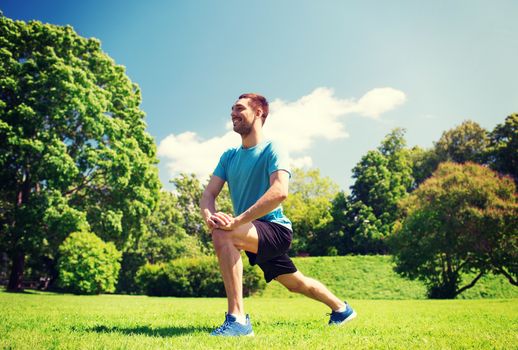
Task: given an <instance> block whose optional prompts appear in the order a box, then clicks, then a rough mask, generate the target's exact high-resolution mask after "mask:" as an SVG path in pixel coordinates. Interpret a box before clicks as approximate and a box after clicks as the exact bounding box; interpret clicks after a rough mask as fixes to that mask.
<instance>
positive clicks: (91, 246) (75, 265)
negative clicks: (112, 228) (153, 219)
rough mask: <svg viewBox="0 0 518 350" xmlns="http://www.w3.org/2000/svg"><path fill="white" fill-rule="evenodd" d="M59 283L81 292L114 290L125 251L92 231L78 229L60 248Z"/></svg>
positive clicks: (94, 292)
mask: <svg viewBox="0 0 518 350" xmlns="http://www.w3.org/2000/svg"><path fill="white" fill-rule="evenodd" d="M59 254H60V257H59V260H58V270H59V283H60V286H61V287H64V288H65V289H67V290H69V291H71V292H74V293H78V294H99V293H101V292H114V291H115V284H116V282H117V276H118V273H119V270H120V259H121V253H120V252H119V251H117V249H116V248H115V245H114V244H113V243H105V242H103V241H102V240H101V239H100V238H99V237H97V236H96V235H95V234H93V233H90V232H74V233H71V234H70V236H68V237H67V239H65V241H64V242H63V243H62V244H61V246H60V247H59Z"/></svg>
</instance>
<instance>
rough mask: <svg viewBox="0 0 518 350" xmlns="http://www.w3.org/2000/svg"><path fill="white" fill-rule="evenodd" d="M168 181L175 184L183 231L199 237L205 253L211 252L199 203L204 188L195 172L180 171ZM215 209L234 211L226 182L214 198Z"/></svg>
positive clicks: (209, 238) (210, 244) (210, 242)
mask: <svg viewBox="0 0 518 350" xmlns="http://www.w3.org/2000/svg"><path fill="white" fill-rule="evenodd" d="M170 182H172V183H173V184H174V186H175V196H176V200H177V207H178V209H179V210H180V212H181V216H182V217H183V218H184V224H183V225H182V226H183V228H184V229H185V232H186V233H187V234H188V235H191V236H194V237H197V239H199V241H200V242H201V244H202V247H203V250H204V252H205V253H210V252H213V248H212V240H211V236H210V234H209V231H208V229H207V227H206V225H205V221H204V220H203V217H202V216H201V211H200V205H199V203H200V199H201V196H202V194H203V189H204V188H203V186H202V185H201V182H200V180H199V179H198V178H197V177H196V175H195V174H184V173H182V174H180V175H179V176H177V177H176V178H174V179H173V180H171V181H170ZM205 186H206V185H205ZM216 210H217V211H222V212H225V213H233V212H234V210H233V207H232V200H231V199H230V192H229V190H228V185H227V184H225V186H224V187H223V189H222V190H221V192H220V193H219V195H218V197H217V198H216Z"/></svg>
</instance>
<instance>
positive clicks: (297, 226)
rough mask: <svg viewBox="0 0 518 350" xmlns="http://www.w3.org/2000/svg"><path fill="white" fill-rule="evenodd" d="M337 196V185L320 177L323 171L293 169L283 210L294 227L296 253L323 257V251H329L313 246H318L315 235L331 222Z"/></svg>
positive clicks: (327, 178) (293, 243)
mask: <svg viewBox="0 0 518 350" xmlns="http://www.w3.org/2000/svg"><path fill="white" fill-rule="evenodd" d="M337 193H338V185H336V184H335V183H334V182H333V181H332V180H331V179H330V178H329V177H321V175H320V170H318V169H309V170H307V171H304V170H303V169H293V170H292V177H291V182H290V189H289V195H288V198H287V199H286V200H285V201H284V202H283V209H284V211H285V214H286V216H287V217H288V218H289V219H290V220H291V222H292V224H293V242H292V251H293V252H294V253H301V252H308V251H312V253H320V254H323V253H322V252H321V250H324V251H325V250H326V248H325V247H319V248H318V247H317V246H315V247H314V248H315V249H313V248H312V247H313V244H315V243H316V244H319V243H318V242H317V241H318V239H317V238H316V236H315V235H316V233H317V232H318V231H319V230H320V229H322V228H323V227H325V226H326V225H327V223H328V222H329V221H331V215H330V209H331V202H332V200H333V198H334V197H335V196H336V194H337ZM315 250H316V251H315Z"/></svg>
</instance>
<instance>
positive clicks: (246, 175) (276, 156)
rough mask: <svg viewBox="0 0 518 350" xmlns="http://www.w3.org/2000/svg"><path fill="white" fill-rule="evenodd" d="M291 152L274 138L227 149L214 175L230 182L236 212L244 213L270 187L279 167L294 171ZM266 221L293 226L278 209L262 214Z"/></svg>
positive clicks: (236, 213) (279, 207) (238, 213)
mask: <svg viewBox="0 0 518 350" xmlns="http://www.w3.org/2000/svg"><path fill="white" fill-rule="evenodd" d="M288 162H289V160H288V156H287V154H284V153H282V152H279V149H278V148H277V147H276V146H275V144H274V143H272V142H271V141H263V142H261V143H259V144H257V145H256V146H254V147H250V148H243V146H240V147H237V148H230V149H228V150H227V151H225V152H224V153H223V155H222V156H221V158H220V159H219V163H218V165H217V167H216V169H215V170H214V175H216V176H217V177H219V178H221V179H222V180H224V181H227V182H228V188H229V190H230V197H231V198H232V204H233V206H234V215H236V216H237V215H240V214H241V213H243V212H244V211H246V210H247V209H248V208H250V207H251V206H252V205H254V204H255V202H257V200H258V199H259V198H261V197H262V196H263V194H265V192H266V191H267V190H268V189H269V188H270V175H271V174H272V173H273V172H275V171H277V170H285V171H287V172H288V173H289V174H290V177H291V173H290V169H289V163H288ZM259 220H262V221H270V222H275V223H278V224H280V225H283V226H285V227H287V228H289V229H290V230H291V229H292V228H291V221H290V220H289V219H288V218H287V217H286V216H285V215H284V213H283V212H282V207H281V206H280V205H279V206H278V207H277V208H276V209H274V210H273V211H271V212H269V213H268V214H266V215H265V216H263V217H261V218H259Z"/></svg>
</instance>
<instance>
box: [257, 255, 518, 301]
mask: <svg viewBox="0 0 518 350" xmlns="http://www.w3.org/2000/svg"><path fill="white" fill-rule="evenodd" d="M293 261H294V262H295V265H296V266H297V268H298V269H299V270H300V271H301V272H302V273H304V274H305V275H307V276H310V277H313V278H316V279H318V280H320V281H321V282H323V283H324V284H325V285H326V286H328V287H329V289H331V290H332V291H334V292H335V293H337V294H338V295H340V296H341V297H343V298H352V299H402V300H404V299H426V288H425V286H424V284H423V283H422V282H420V281H410V280H407V279H404V278H402V277H400V276H399V275H398V274H397V273H395V272H394V270H393V266H394V264H393V262H392V260H391V257H390V256H386V255H368V256H339V257H330V256H329V257H309V258H293ZM469 277H471V279H472V278H473V276H466V277H465V281H464V283H469V282H471V279H470V278H469ZM462 285H464V284H462ZM263 296H264V297H267V298H297V297H299V295H297V294H292V293H290V292H288V291H287V290H286V289H285V288H283V287H282V286H281V285H279V284H278V283H270V284H269V285H268V286H267V288H266V290H265V291H264V293H263ZM457 298H458V299H478V298H500V299H502V298H518V288H516V287H515V286H513V285H511V284H510V283H509V282H508V281H507V280H506V279H505V278H504V277H502V276H494V275H487V276H484V277H483V278H481V279H480V280H479V281H478V282H477V284H476V285H475V287H473V288H471V289H468V290H467V291H465V292H464V293H462V294H460V295H459V296H458V297H457Z"/></svg>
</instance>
